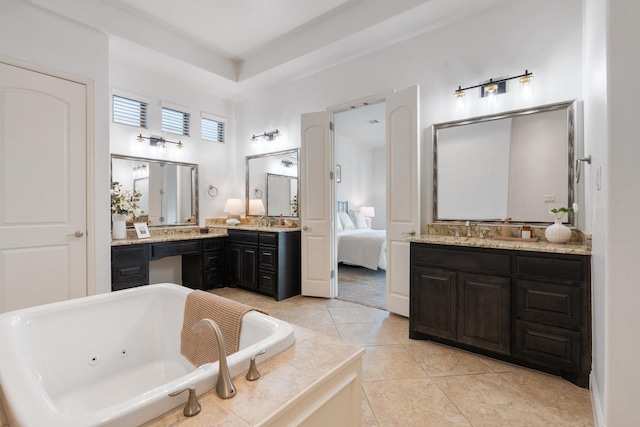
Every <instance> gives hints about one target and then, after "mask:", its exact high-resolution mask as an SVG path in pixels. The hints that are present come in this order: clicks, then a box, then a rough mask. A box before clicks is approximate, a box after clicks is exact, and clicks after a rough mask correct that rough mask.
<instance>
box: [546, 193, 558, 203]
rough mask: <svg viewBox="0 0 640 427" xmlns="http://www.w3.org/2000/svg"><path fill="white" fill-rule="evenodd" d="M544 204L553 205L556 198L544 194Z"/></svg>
mask: <svg viewBox="0 0 640 427" xmlns="http://www.w3.org/2000/svg"><path fill="white" fill-rule="evenodd" d="M544 202H545V203H555V202H556V196H555V195H553V194H545V196H544Z"/></svg>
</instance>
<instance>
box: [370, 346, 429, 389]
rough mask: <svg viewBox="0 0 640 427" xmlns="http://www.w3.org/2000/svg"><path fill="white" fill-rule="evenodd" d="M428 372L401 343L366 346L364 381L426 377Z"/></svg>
mask: <svg viewBox="0 0 640 427" xmlns="http://www.w3.org/2000/svg"><path fill="white" fill-rule="evenodd" d="M424 377H427V374H426V372H425V371H424V370H423V369H422V368H421V367H420V365H418V364H417V363H416V361H415V360H414V359H413V357H411V355H410V354H409V353H408V352H407V350H405V348H404V347H403V346H401V345H383V346H373V347H366V353H365V354H364V357H363V358H362V381H363V382H364V381H378V380H391V379H405V378H424Z"/></svg>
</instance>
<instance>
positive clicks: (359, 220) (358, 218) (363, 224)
mask: <svg viewBox="0 0 640 427" xmlns="http://www.w3.org/2000/svg"><path fill="white" fill-rule="evenodd" d="M354 216H355V221H354V223H355V225H356V228H369V227H368V226H367V221H366V220H365V219H364V215H362V212H360V211H358V212H356V213H355V214H354Z"/></svg>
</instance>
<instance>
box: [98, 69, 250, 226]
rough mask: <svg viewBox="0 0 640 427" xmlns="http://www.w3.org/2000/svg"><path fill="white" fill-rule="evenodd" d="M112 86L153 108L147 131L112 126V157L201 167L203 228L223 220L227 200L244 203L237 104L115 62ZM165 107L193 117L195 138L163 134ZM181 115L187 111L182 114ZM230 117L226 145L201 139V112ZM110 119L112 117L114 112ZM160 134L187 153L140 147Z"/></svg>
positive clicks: (110, 75)
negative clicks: (239, 177)
mask: <svg viewBox="0 0 640 427" xmlns="http://www.w3.org/2000/svg"><path fill="white" fill-rule="evenodd" d="M109 83H110V87H111V91H112V93H116V94H118V95H123V96H131V97H134V98H135V99H138V100H141V101H146V102H147V103H148V104H149V106H148V124H147V129H143V128H138V127H134V126H127V125H122V124H119V123H111V124H110V128H111V138H110V139H111V144H110V145H111V153H113V154H121V155H126V156H135V157H146V158H152V159H161V160H170V161H175V162H184V163H195V164H197V165H198V196H199V197H198V198H199V224H200V225H204V224H205V221H206V218H212V217H217V216H224V213H223V212H222V210H223V208H224V204H225V202H226V200H227V199H228V198H243V199H244V197H242V195H243V194H244V179H243V180H242V182H235V181H233V180H232V179H231V178H232V177H233V176H235V171H236V169H239V170H242V172H243V173H244V162H242V163H237V164H236V162H230V161H229V159H233V158H235V140H236V138H235V132H234V129H235V126H234V118H233V103H232V102H230V101H228V100H225V99H222V98H219V97H216V96H214V95H210V94H207V93H205V92H202V91H199V90H196V89H194V88H192V87H191V85H190V84H189V82H186V81H183V80H181V79H180V76H176V78H175V79H174V80H169V79H166V78H163V77H161V76H159V75H156V74H149V73H147V72H145V71H142V70H139V69H137V68H135V67H132V66H130V65H125V64H123V63H121V62H118V61H115V60H112V61H111V63H110V74H109ZM162 102H168V103H170V104H173V105H176V106H178V107H185V108H184V109H183V110H184V111H186V112H189V113H190V114H191V135H190V136H189V137H186V136H181V135H174V134H170V133H163V132H162V120H161V114H162V106H161V103H162ZM181 111H182V110H181ZM202 112H205V113H209V114H215V115H217V116H221V117H226V118H227V124H226V126H225V131H226V141H227V142H226V143H224V144H223V143H219V142H212V141H205V140H203V139H202V138H201V132H202V129H201V113H202ZM109 118H111V113H110V112H109ZM140 133H142V134H143V135H144V136H150V135H159V136H162V137H164V138H165V139H167V140H169V141H174V142H177V141H181V142H182V143H183V144H184V148H183V149H182V150H178V149H177V148H176V147H175V146H174V145H172V144H167V145H166V147H165V148H158V147H151V146H150V145H149V141H147V140H145V142H143V143H140V142H137V141H136V136H137V135H138V134H140ZM209 185H214V186H215V187H217V188H218V191H219V193H218V195H217V196H216V197H214V198H212V197H210V196H209V195H208V193H207V192H208V190H209Z"/></svg>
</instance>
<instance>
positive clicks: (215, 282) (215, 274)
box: [204, 269, 225, 289]
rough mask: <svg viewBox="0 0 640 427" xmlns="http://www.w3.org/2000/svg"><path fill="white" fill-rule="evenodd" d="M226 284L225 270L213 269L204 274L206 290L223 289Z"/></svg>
mask: <svg viewBox="0 0 640 427" xmlns="http://www.w3.org/2000/svg"><path fill="white" fill-rule="evenodd" d="M224 285H225V283H224V270H221V269H213V270H207V271H205V272H204V288H205V289H213V288H223V287H224Z"/></svg>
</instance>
